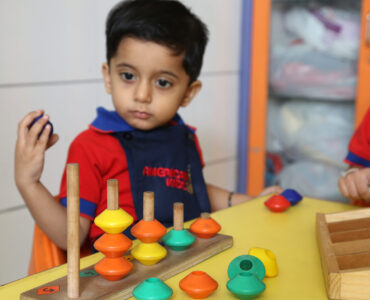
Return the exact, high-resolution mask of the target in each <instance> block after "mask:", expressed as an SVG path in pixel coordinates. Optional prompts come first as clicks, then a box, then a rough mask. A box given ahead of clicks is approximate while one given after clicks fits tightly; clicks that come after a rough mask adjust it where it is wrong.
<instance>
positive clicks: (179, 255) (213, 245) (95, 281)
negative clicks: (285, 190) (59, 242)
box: [20, 234, 233, 300]
mask: <svg viewBox="0 0 370 300" xmlns="http://www.w3.org/2000/svg"><path fill="white" fill-rule="evenodd" d="M232 245H233V238H232V237H231V236H228V235H222V234H217V235H215V236H214V237H212V238H210V239H201V238H196V240H195V242H194V244H193V245H191V247H190V248H188V249H187V250H185V251H172V250H170V249H169V248H167V247H166V248H167V251H168V252H167V256H166V257H165V258H164V259H163V260H162V261H160V262H159V263H158V264H155V265H152V266H145V265H142V264H140V263H139V262H137V261H136V260H134V261H132V263H133V265H134V268H133V270H132V271H131V273H130V274H128V275H127V276H126V277H125V278H123V279H121V280H119V281H108V280H105V279H104V278H102V277H101V276H88V277H80V297H79V298H77V299H80V300H82V299H84V300H85V299H86V300H87V299H127V298H129V297H131V295H132V291H133V289H134V288H135V287H136V286H137V285H138V284H140V283H141V282H142V281H143V280H144V279H146V278H149V277H157V278H160V279H162V280H166V279H168V278H170V277H172V276H174V275H176V274H177V273H180V272H182V271H184V270H186V269H188V268H190V267H192V266H194V265H196V264H198V263H200V262H202V261H204V260H206V259H207V258H210V257H211V256H213V255H216V254H217V253H220V252H222V251H224V250H225V249H228V248H230V247H231V246H232ZM93 268H94V266H90V267H88V268H86V269H84V270H82V271H88V270H93ZM48 287H58V289H59V291H58V292H56V293H53V294H42V295H39V294H38V290H39V289H41V288H45V290H46V289H47V288H48ZM20 299H21V300H34V299H45V300H52V299H58V300H63V299H70V298H68V297H67V276H65V277H63V278H60V279H57V280H54V281H52V282H49V283H47V284H44V285H42V286H39V287H37V288H34V289H32V290H29V291H27V292H24V293H23V294H21V297H20Z"/></svg>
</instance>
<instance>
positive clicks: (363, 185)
mask: <svg viewBox="0 0 370 300" xmlns="http://www.w3.org/2000/svg"><path fill="white" fill-rule="evenodd" d="M354 175H356V177H355V184H356V190H357V192H358V195H359V198H361V199H364V200H365V201H366V202H368V201H369V200H370V189H369V186H368V181H367V178H366V176H365V174H362V173H360V172H359V173H358V174H354Z"/></svg>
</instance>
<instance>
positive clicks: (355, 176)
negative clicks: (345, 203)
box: [338, 167, 370, 204]
mask: <svg viewBox="0 0 370 300" xmlns="http://www.w3.org/2000/svg"><path fill="white" fill-rule="evenodd" d="M338 187H339V190H340V192H341V193H342V195H343V196H344V197H346V198H348V199H349V200H350V202H351V203H352V204H354V203H355V202H356V201H358V200H361V199H363V200H365V201H366V202H370V168H357V167H351V168H350V169H348V170H347V172H346V173H345V175H344V176H342V177H341V178H339V181H338Z"/></svg>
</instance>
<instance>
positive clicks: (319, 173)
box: [274, 161, 348, 203]
mask: <svg viewBox="0 0 370 300" xmlns="http://www.w3.org/2000/svg"><path fill="white" fill-rule="evenodd" d="M343 170H344V169H343V168H339V167H335V166H332V165H328V164H324V163H320V162H314V161H298V162H295V163H292V164H290V165H287V166H285V167H284V169H283V170H282V171H281V172H280V173H279V174H278V175H277V176H276V177H275V182H274V183H275V184H279V185H280V186H281V187H282V188H283V189H288V188H291V189H295V190H297V191H299V193H300V194H302V195H304V196H306V197H312V198H319V199H326V200H332V201H338V202H346V203H347V202H348V200H347V199H345V198H344V197H343V196H342V195H341V193H340V192H339V190H338V185H337V183H338V179H339V176H340V173H341V171H343Z"/></svg>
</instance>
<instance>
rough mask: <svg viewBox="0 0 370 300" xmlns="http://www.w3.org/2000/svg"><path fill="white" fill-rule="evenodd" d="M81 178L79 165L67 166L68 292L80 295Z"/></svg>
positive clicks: (72, 295) (70, 295)
mask: <svg viewBox="0 0 370 300" xmlns="http://www.w3.org/2000/svg"><path fill="white" fill-rule="evenodd" d="M79 185H80V176H79V165H78V164H68V165H67V238H68V240H67V264H68V275H67V290H68V291H67V292H68V297H69V298H78V297H79V295H80V186H79Z"/></svg>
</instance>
